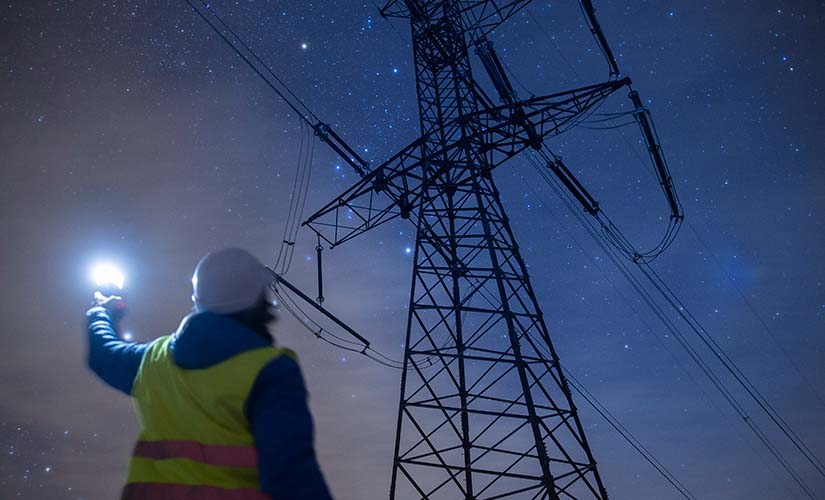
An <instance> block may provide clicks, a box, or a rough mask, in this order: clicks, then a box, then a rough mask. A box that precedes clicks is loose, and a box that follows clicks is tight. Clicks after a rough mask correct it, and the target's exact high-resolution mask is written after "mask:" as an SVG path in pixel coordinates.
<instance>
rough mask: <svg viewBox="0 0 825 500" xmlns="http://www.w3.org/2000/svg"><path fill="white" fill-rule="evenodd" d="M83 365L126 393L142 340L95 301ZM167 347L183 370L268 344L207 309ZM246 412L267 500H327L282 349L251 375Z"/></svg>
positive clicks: (296, 375) (300, 392)
mask: <svg viewBox="0 0 825 500" xmlns="http://www.w3.org/2000/svg"><path fill="white" fill-rule="evenodd" d="M86 317H87V319H88V330H89V367H90V368H91V369H92V371H94V372H95V373H96V374H97V375H98V376H99V377H100V378H101V379H103V381H104V382H106V383H107V384H109V385H110V386H112V387H114V388H115V389H117V390H119V391H121V392H123V393H125V394H127V395H131V392H132V383H133V382H134V380H135V376H136V375H137V372H138V368H140V362H141V360H142V359H143V354H144V353H145V352H146V348H147V347H148V344H139V343H136V342H125V341H123V340H121V339H120V338H119V337H118V335H117V333H116V330H115V325H114V323H113V322H112V317H111V315H110V314H109V312H108V311H107V310H106V309H104V308H102V307H93V308H91V309H89V311H88V312H87V313H86ZM173 336H174V338H173V340H172V344H171V345H170V349H171V352H172V357H173V359H174V361H175V363H176V364H177V365H178V366H179V367H181V368H183V369H186V370H196V369H199V368H206V367H209V366H212V365H214V364H217V363H220V362H221V361H224V360H226V359H228V358H231V357H232V356H235V355H236V354H240V353H242V352H244V351H247V350H250V349H256V348H259V347H264V346H267V345H271V342H270V341H269V340H267V339H265V338H263V337H262V336H261V335H258V334H256V333H255V332H253V331H252V330H250V329H249V328H247V327H246V326H244V325H243V324H241V323H239V322H237V321H235V320H233V319H232V318H229V317H227V316H222V315H218V314H212V313H208V312H207V313H198V314H192V315H189V316H187V317H185V318H184V319H183V321H182V322H181V325H180V327H179V328H178V330H177V331H176V332H175V333H174V334H173ZM245 410H246V417H247V419H248V420H249V424H250V429H251V430H252V434H253V436H254V438H255V447H256V448H257V450H258V470H259V473H260V480H261V489H262V490H263V491H264V492H265V493H268V494H269V495H270V496H271V497H272V499H273V500H293V499H302V500H303V499H306V500H327V499H330V498H331V497H330V493H329V490H328V489H327V485H326V483H325V482H324V477H323V476H322V474H321V470H320V468H319V467H318V461H317V460H316V458H315V451H314V448H313V429H312V417H311V415H310V413H309V408H308V406H307V393H306V388H305V386H304V380H303V377H302V376H301V371H300V369H299V368H298V364H297V363H296V362H295V361H294V360H293V359H292V358H290V357H289V356H280V357H278V358H277V359H274V360H272V361H271V362H269V363H268V364H267V365H266V366H264V368H263V369H262V370H261V372H260V373H259V374H258V377H257V378H256V379H255V383H254V384H253V386H252V390H251V391H250V393H249V397H248V398H247V401H246V408H245Z"/></svg>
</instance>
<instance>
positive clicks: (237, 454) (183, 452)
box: [133, 440, 258, 467]
mask: <svg viewBox="0 0 825 500" xmlns="http://www.w3.org/2000/svg"><path fill="white" fill-rule="evenodd" d="M133 454H134V456H136V457H144V458H153V459H155V460H162V459H166V458H188V459H190V460H194V461H196V462H202V463H205V464H207V465H218V466H223V467H257V466H258V451H257V450H256V449H255V447H253V446H228V445H220V444H203V443H199V442H197V441H171V440H164V441H138V442H137V444H136V445H135V451H134V453H133Z"/></svg>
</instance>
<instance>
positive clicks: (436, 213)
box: [305, 0, 629, 500]
mask: <svg viewBox="0 0 825 500" xmlns="http://www.w3.org/2000/svg"><path fill="white" fill-rule="evenodd" d="M526 4H527V2H526V1H522V2H517V1H512V2H506V1H499V2H496V1H458V0H438V1H414V0H407V1H405V2H403V3H402V2H390V3H389V4H388V5H387V6H386V7H385V9H384V10H383V12H384V13H385V14H387V15H390V14H392V15H395V16H403V17H407V18H409V20H410V25H411V29H412V39H413V54H414V60H415V70H416V72H415V74H416V83H417V93H418V102H419V124H420V129H421V137H420V138H419V139H418V140H416V141H414V142H413V143H411V144H410V145H408V146H407V147H405V148H403V149H402V150H401V151H399V152H398V153H397V154H396V155H394V156H393V157H391V158H390V159H389V160H387V161H386V162H384V163H383V164H381V165H379V166H378V167H376V168H374V169H372V170H370V171H369V172H364V173H363V174H362V179H361V180H360V181H359V182H358V183H356V184H355V185H354V186H352V187H351V188H350V189H348V190H347V191H346V192H344V193H343V194H341V195H340V196H338V197H337V198H336V199H334V200H333V201H331V202H330V203H329V204H327V205H326V206H324V207H323V208H321V209H320V210H319V211H317V212H316V213H315V214H314V215H312V216H311V217H309V218H308V219H307V221H306V222H305V224H306V225H308V226H309V227H310V228H311V229H313V230H314V231H315V232H316V233H318V235H319V237H320V238H321V239H322V240H324V241H326V242H327V243H328V244H329V245H330V246H336V245H338V244H341V243H343V242H345V241H348V240H350V239H352V238H354V237H355V236H358V235H359V234H362V233H364V232H366V231H368V230H369V229H372V228H373V227H376V226H378V225H380V224H383V223H384V222H387V221H389V220H392V219H394V218H397V217H402V218H406V219H409V220H410V221H411V222H413V223H414V224H415V225H416V228H417V232H416V245H415V258H414V265H413V280H412V284H411V289H410V307H409V316H408V322H407V331H406V341H405V344H404V346H405V352H404V362H403V364H404V370H403V371H402V382H401V395H400V400H399V408H398V419H397V432H396V442H395V455H394V460H393V472H392V479H391V486H390V498H391V499H396V498H397V499H399V500H400V499H411V498H420V499H444V500H447V499H456V500H458V499H495V498H519V499H521V498H533V499H539V498H542V499H552V500H559V499H570V498H576V499H585V498H586V499H600V500H604V499H606V498H607V493H606V491H605V488H604V485H603V484H602V481H601V479H600V477H599V474H598V470H597V468H596V462H595V459H594V458H593V455H592V453H591V451H590V447H589V445H588V443H587V439H586V437H585V435H584V430H583V428H582V425H581V422H580V421H579V418H578V415H577V411H576V408H575V405H574V404H573V401H572V398H571V393H570V389H569V387H568V385H567V381H566V380H565V378H564V376H563V374H562V370H561V367H560V365H559V361H558V357H557V355H556V352H555V350H554V348H553V345H552V343H551V341H550V336H549V333H548V331H547V326H546V324H545V322H544V318H543V316H542V313H541V309H540V308H539V305H538V301H537V300H536V296H535V292H534V290H533V287H532V285H531V283H530V277H529V275H528V273H527V268H526V266H525V263H524V261H523V259H522V257H521V254H520V251H519V248H518V245H517V244H516V242H515V238H514V236H513V233H512V230H511V228H510V223H509V220H508V218H507V215H506V213H505V211H504V207H503V206H502V203H501V199H500V196H499V192H498V189H497V188H496V185H495V182H494V180H493V177H492V171H493V170H494V169H495V168H496V167H498V166H499V165H501V164H503V163H504V162H505V161H507V160H508V159H510V158H512V157H513V156H515V155H516V154H518V153H519V152H522V151H524V150H525V149H526V148H534V149H540V148H541V145H542V141H543V140H544V139H545V138H548V137H550V136H553V135H557V134H560V133H562V132H564V131H566V130H568V129H569V128H572V127H573V126H575V125H576V124H577V123H578V122H579V121H580V120H581V119H582V118H583V117H584V115H585V114H586V113H588V112H589V111H590V110H592V109H594V108H595V107H596V106H597V105H598V104H599V103H600V102H602V101H603V100H604V99H605V98H607V97H608V96H609V95H611V94H612V93H613V92H615V91H616V90H618V89H619V88H621V87H623V86H625V85H628V84H629V80H627V79H624V80H611V81H608V82H604V83H598V84H595V85H591V86H588V87H583V88H579V89H575V90H570V91H565V92H559V93H555V94H550V95H546V96H540V97H534V98H531V99H526V100H520V101H519V100H516V98H515V93H514V92H511V90H512V89H507V88H506V86H507V85H509V83H508V82H506V81H505V80H506V79H502V78H500V80H501V81H503V82H504V83H501V82H499V85H498V86H497V90H498V91H499V93H500V95H507V96H509V97H508V99H503V102H504V104H503V105H501V106H497V107H496V106H493V105H492V104H490V102H489V99H487V98H482V97H480V96H481V95H483V92H482V91H480V88H479V87H478V86H477V84H476V83H475V80H474V77H473V73H472V69H471V67H470V59H469V50H470V49H471V48H473V47H475V48H476V49H478V50H483V51H484V54H483V55H482V56H481V57H484V58H485V59H484V60H485V61H486V63H485V66H486V67H487V66H488V67H487V70H488V72H490V71H494V70H495V68H497V67H499V66H500V65H499V64H498V63H497V61H496V59H495V58H496V56H495V53H494V51H493V50H492V45H491V44H489V42H487V41H486V39H485V38H484V33H485V32H486V31H487V30H489V29H492V27H494V26H495V25H496V24H499V23H500V22H503V21H504V20H506V19H507V18H508V17H510V16H512V14H514V13H515V12H517V11H518V9H520V8H521V7H523V6H524V5H526ZM479 48H480V49H479ZM499 73H500V71H499ZM502 85H503V86H504V87H502ZM499 87H501V88H499Z"/></svg>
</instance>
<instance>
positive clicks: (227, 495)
mask: <svg viewBox="0 0 825 500" xmlns="http://www.w3.org/2000/svg"><path fill="white" fill-rule="evenodd" d="M270 498H271V497H270V496H269V495H267V494H266V493H262V492H260V491H258V490H256V489H252V488H232V489H230V488H217V487H215V486H191V485H187V484H170V483H130V484H127V485H126V487H125V488H123V494H122V495H121V496H120V500H270Z"/></svg>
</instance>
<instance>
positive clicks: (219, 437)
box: [86, 248, 330, 500]
mask: <svg viewBox="0 0 825 500" xmlns="http://www.w3.org/2000/svg"><path fill="white" fill-rule="evenodd" d="M265 271H266V270H265V268H264V266H263V265H262V264H261V263H260V261H258V260H257V259H256V258H255V257H254V256H252V255H251V254H250V253H249V252H247V251H245V250H242V249H238V248H228V249H224V250H221V251H217V252H214V253H210V254H208V255H206V256H205V257H203V258H202V259H201V260H200V262H199V263H198V265H197V267H196V268H195V272H194V275H193V276H192V286H193V294H192V300H193V302H194V312H192V313H191V314H189V315H188V316H186V317H185V318H183V321H182V322H181V324H180V327H178V329H177V331H175V332H174V333H172V334H171V335H168V336H164V337H160V338H158V339H155V340H154V341H151V342H149V343H146V344H142V343H134V342H126V341H123V340H121V339H120V338H119V336H118V334H117V324H118V321H119V320H120V318H121V316H122V315H123V309H122V304H123V302H122V300H121V298H120V297H117V296H103V295H102V294H101V293H99V292H96V294H95V304H96V305H95V306H94V307H92V308H91V309H89V311H88V312H87V313H86V316H87V318H88V333H89V359H88V361H89V367H90V368H91V369H92V371H94V372H95V373H96V374H97V375H98V376H99V377H100V378H101V379H103V381H104V382H106V383H107V384H109V385H110V386H112V387H114V388H115V389H117V390H119V391H121V392H123V393H125V394H128V395H130V396H131V397H132V398H133V399H134V403H135V408H136V411H137V414H138V419H139V421H140V424H141V426H142V430H141V433H140V437H139V438H138V441H137V444H136V445H135V448H134V452H133V455H132V459H131V462H130V464H129V474H128V479H127V482H126V486H125V487H124V489H123V493H122V496H121V499H129V500H132V499H135V500H137V499H153V500H164V499H169V500H171V499H175V500H177V499H202V500H223V499H227V500H229V499H232V500H236V499H237V500H241V499H243V500H245V499H255V500H258V499H260V500H263V499H272V500H281V499H282V500H292V499H302V500H316V499H317V500H326V499H329V498H330V493H329V490H328V488H327V485H326V483H325V481H324V478H323V476H322V474H321V470H320V468H319V466H318V462H317V460H316V457H315V451H314V448H313V429H312V418H311V416H310V412H309V408H308V406H307V392H306V389H305V386H304V380H303V378H302V376H301V372H300V369H299V367H298V362H297V359H296V357H295V354H294V353H293V352H292V351H290V350H288V349H283V348H277V347H273V338H272V336H271V334H270V333H269V330H268V328H267V327H268V326H269V325H270V324H271V323H272V322H273V320H275V319H276V314H277V311H276V310H275V309H274V307H273V305H272V302H271V301H269V300H267V295H266V291H267V275H266V272H265Z"/></svg>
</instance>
